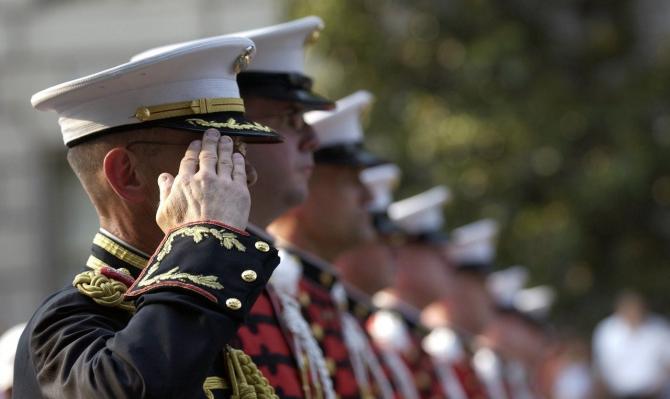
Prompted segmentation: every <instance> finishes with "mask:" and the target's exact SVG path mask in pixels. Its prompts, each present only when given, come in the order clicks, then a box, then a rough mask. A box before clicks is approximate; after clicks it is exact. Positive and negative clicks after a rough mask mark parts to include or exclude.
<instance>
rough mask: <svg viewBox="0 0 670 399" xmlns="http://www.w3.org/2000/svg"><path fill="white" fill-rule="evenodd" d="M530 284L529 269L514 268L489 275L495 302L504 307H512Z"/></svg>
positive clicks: (489, 284)
mask: <svg viewBox="0 0 670 399" xmlns="http://www.w3.org/2000/svg"><path fill="white" fill-rule="evenodd" d="M527 282H528V269H527V268H526V267H524V266H518V265H517V266H512V267H508V268H507V269H503V270H500V271H497V272H494V273H491V274H489V276H488V277H487V285H488V288H489V291H490V292H491V294H492V295H493V298H494V299H495V301H496V302H497V303H498V304H500V305H503V306H512V305H513V304H514V298H516V295H517V293H518V292H519V291H521V290H522V289H523V287H524V286H525V285H526V283H527Z"/></svg>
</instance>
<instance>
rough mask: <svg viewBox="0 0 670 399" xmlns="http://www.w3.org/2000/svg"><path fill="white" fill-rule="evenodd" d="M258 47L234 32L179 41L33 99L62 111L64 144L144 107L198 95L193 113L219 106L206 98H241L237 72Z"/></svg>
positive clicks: (136, 119) (126, 120) (125, 121)
mask: <svg viewBox="0 0 670 399" xmlns="http://www.w3.org/2000/svg"><path fill="white" fill-rule="evenodd" d="M254 51H255V47H254V43H253V42H252V41H251V40H249V39H248V38H245V37H234V36H228V37H219V38H214V39H211V40H206V41H202V42H195V43H193V44H187V45H181V46H176V47H174V48H171V49H167V50H164V51H161V52H157V53H155V54H149V55H146V56H144V57H140V58H137V59H135V60H133V61H130V62H127V63H125V64H122V65H119V66H116V67H113V68H110V69H107V70H104V71H102V72H98V73H95V74H93V75H89V76H86V77H83V78H79V79H76V80H72V81H69V82H65V83H61V84H59V85H57V86H53V87H50V88H48V89H46V90H42V91H40V92H39V93H36V94H35V95H33V97H32V99H31V102H32V104H33V106H34V107H35V108H36V109H38V110H40V111H54V112H56V113H57V114H58V116H59V120H58V121H59V124H60V126H61V131H62V133H63V140H64V142H65V144H68V143H70V142H72V141H74V140H77V139H81V138H83V137H85V136H87V135H90V134H92V133H95V132H98V131H101V130H105V129H108V128H112V127H117V126H124V125H131V124H136V123H140V122H143V121H145V120H143V119H141V118H143V116H142V114H141V113H138V112H139V110H140V109H142V110H150V109H154V108H156V107H157V106H168V108H169V106H172V105H174V104H176V103H183V102H187V101H194V104H193V105H192V106H193V112H192V113H193V114H206V113H210V112H216V109H214V108H210V110H209V111H208V109H207V107H208V106H210V107H211V104H212V103H211V102H209V103H208V102H205V101H204V100H205V99H216V100H229V99H238V100H239V97H240V94H239V89H238V86H237V82H236V74H237V72H239V71H240V70H241V69H243V68H244V67H245V66H246V64H248V63H249V62H250V60H251V58H252V56H253V54H254ZM201 100H202V101H201ZM234 103H237V102H235V101H234ZM217 104H219V103H216V104H215V105H217ZM238 104H241V101H240V102H239V103H238ZM180 105H183V104H180ZM224 105H225V104H224ZM162 108H165V107H162ZM212 110H214V111H212ZM240 111H243V106H241V110H240ZM146 112H149V111H146ZM138 115H139V116H138ZM145 116H146V115H145Z"/></svg>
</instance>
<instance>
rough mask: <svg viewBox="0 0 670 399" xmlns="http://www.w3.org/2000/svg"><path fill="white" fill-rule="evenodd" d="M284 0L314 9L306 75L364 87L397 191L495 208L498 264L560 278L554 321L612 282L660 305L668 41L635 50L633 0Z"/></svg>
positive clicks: (580, 308) (481, 210) (473, 214)
mask: <svg viewBox="0 0 670 399" xmlns="http://www.w3.org/2000/svg"><path fill="white" fill-rule="evenodd" d="M290 4H291V9H292V11H291V12H292V15H293V16H296V17H297V16H304V15H309V14H316V15H320V16H321V17H322V18H324V20H325V21H326V25H327V27H326V30H325V31H324V33H323V35H322V40H321V42H319V44H317V46H316V47H315V49H314V50H313V51H314V52H315V53H317V54H319V56H320V57H318V58H319V59H320V60H321V63H320V64H318V65H317V66H316V67H315V68H314V69H313V70H315V71H316V77H317V79H316V82H317V85H316V88H317V89H318V90H320V91H321V92H323V93H326V94H328V95H330V96H331V97H333V98H339V97H342V96H344V95H347V94H349V93H351V92H353V91H354V90H357V89H368V90H370V91H371V92H373V93H374V94H375V95H376V98H377V101H376V103H375V107H374V109H373V110H372V113H371V116H370V125H369V129H368V132H369V136H368V143H369V146H370V147H371V148H373V149H375V150H376V151H377V152H378V153H380V154H382V155H384V156H387V157H389V158H390V159H393V160H395V161H396V162H397V163H398V164H399V165H400V166H401V167H402V169H403V171H404V183H403V186H402V189H401V190H400V192H399V193H398V197H404V196H406V195H410V194H413V193H416V192H418V191H420V190H424V189H426V188H429V187H430V186H432V185H434V184H438V183H444V184H447V185H448V186H450V188H451V189H452V190H453V192H454V193H455V194H456V198H455V200H454V201H453V202H452V203H451V204H450V205H449V206H448V207H447V209H446V213H447V216H448V220H449V225H450V227H452V228H453V227H456V226H458V225H461V224H464V223H467V222H469V221H472V220H474V219H476V218H480V217H494V218H495V219H497V220H499V221H500V222H501V223H502V225H503V230H502V234H501V237H500V250H499V258H498V259H499V265H500V266H506V265H509V264H514V263H521V264H525V265H527V266H529V267H530V269H531V271H532V279H533V282H534V283H538V284H539V283H549V284H551V285H553V286H554V287H555V288H556V289H558V290H559V303H558V305H557V307H556V309H555V312H554V318H555V320H556V321H558V322H565V321H568V322H570V323H571V324H573V325H575V324H576V325H577V326H578V327H581V328H583V329H587V328H590V327H591V326H592V325H593V323H594V322H595V321H596V320H598V319H600V318H602V317H603V316H604V315H605V314H606V313H608V312H609V310H610V307H611V300H612V298H613V295H614V294H615V293H616V292H618V291H619V290H620V289H622V288H624V287H631V288H637V289H639V290H641V291H642V292H643V293H644V294H646V295H647V297H648V298H649V299H650V300H651V302H652V304H653V305H655V307H656V308H657V309H658V310H661V311H665V312H667V311H668V309H670V297H669V296H668V295H665V293H666V292H667V287H668V283H670V278H669V277H670V272H669V267H668V266H669V265H668V260H667V259H668V249H667V248H668V240H669V238H670V212H669V210H670V208H669V207H670V162H669V161H668V156H667V153H668V150H669V148H670V108H669V104H668V89H667V88H668V83H670V57H668V56H667V54H670V52H668V51H667V49H666V48H659V49H658V52H657V55H656V56H654V57H653V58H650V57H644V56H641V55H640V54H641V53H640V51H639V46H637V44H639V43H638V42H637V41H636V36H635V32H636V30H635V24H636V20H635V19H633V18H634V15H636V14H635V13H634V12H633V10H632V7H633V4H634V1H624V0H616V1H601V0H563V1H556V2H539V3H538V2H532V1H525V0H516V1H494V0H449V1H418V0H417V1H411V0H405V1H401V0H385V1H382V0H367V1H354V0H348V1H345V0H339V1H335V0H332V1H324V0H320V1H317V0H313V1H306V0H292V1H290ZM664 51H665V53H664ZM664 54H666V55H665V56H664ZM312 55H314V54H312ZM312 58H315V57H312Z"/></svg>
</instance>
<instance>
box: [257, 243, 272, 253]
mask: <svg viewBox="0 0 670 399" xmlns="http://www.w3.org/2000/svg"><path fill="white" fill-rule="evenodd" d="M254 246H255V247H256V249H257V250H259V251H261V252H268V251H269V250H270V245H269V244H268V243H267V242H265V241H256V244H254Z"/></svg>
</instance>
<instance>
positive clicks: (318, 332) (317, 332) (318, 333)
mask: <svg viewBox="0 0 670 399" xmlns="http://www.w3.org/2000/svg"><path fill="white" fill-rule="evenodd" d="M312 334H313V335H314V338H316V339H317V341H321V340H322V339H323V327H321V326H320V325H318V324H312Z"/></svg>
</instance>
